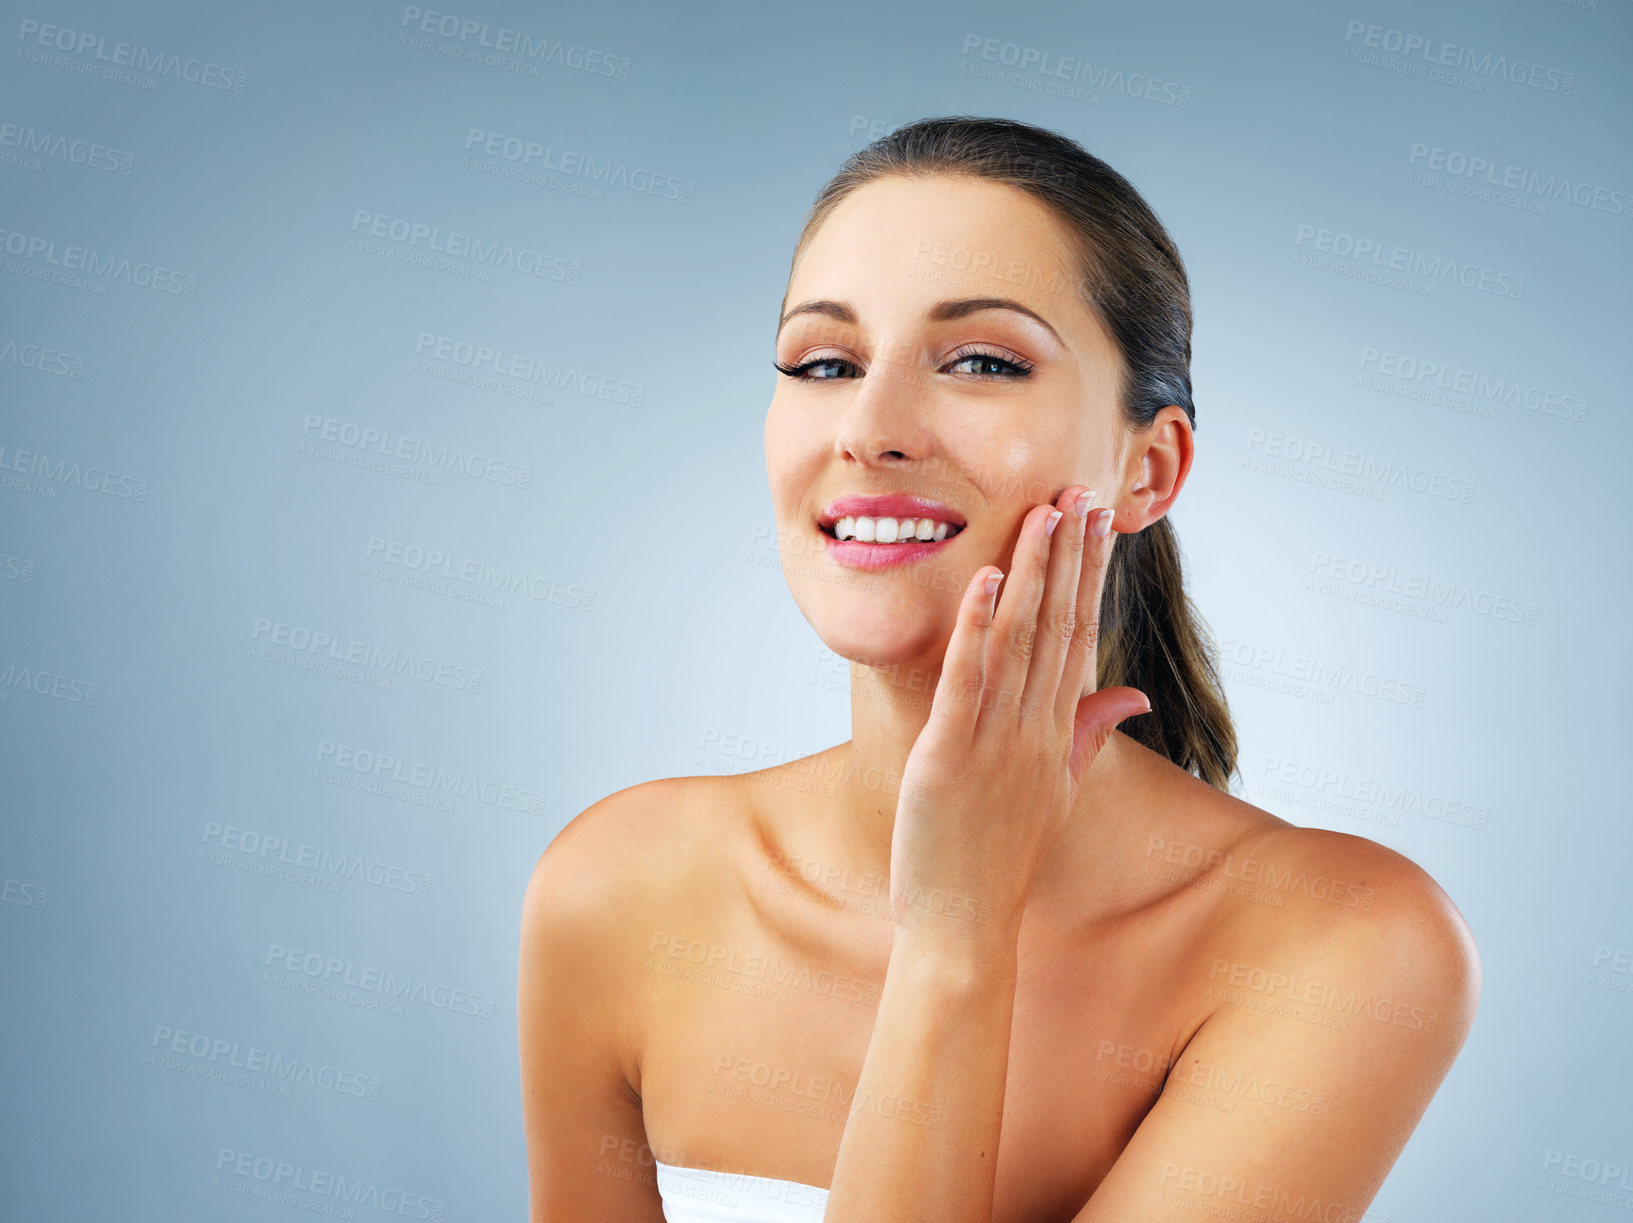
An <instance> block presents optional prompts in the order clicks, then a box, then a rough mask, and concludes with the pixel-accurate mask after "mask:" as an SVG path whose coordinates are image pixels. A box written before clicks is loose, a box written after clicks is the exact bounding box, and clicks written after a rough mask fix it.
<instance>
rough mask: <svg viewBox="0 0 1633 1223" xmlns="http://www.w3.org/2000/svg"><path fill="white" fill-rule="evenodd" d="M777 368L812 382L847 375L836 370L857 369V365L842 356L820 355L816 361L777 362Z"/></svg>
mask: <svg viewBox="0 0 1633 1223" xmlns="http://www.w3.org/2000/svg"><path fill="white" fill-rule="evenodd" d="M777 369H778V370H779V371H781V372H782V373H784V374H787V375H788V377H790V378H805V379H809V380H810V381H812V382H827V381H831V380H832V379H835V378H843V377H846V376H847V375H845V374H843V373H839V372H836V371H838V370H840V369H847V370H853V371H854V370H855V369H856V366H855V364H854V363H852V362H850V361H846V360H845V359H844V358H842V357H818V358H817V359H816V360H815V361H806V362H805V363H804V364H802V365H784V364H783V363H782V362H780V361H779V362H777Z"/></svg>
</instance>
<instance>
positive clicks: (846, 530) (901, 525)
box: [833, 514, 952, 544]
mask: <svg viewBox="0 0 1633 1223" xmlns="http://www.w3.org/2000/svg"><path fill="white" fill-rule="evenodd" d="M951 529H952V527H951V525H950V524H948V523H945V522H938V521H937V520H936V519H934V518H863V517H861V516H860V515H854V514H847V515H846V516H845V517H843V518H841V519H840V520H839V521H838V522H836V523H834V525H833V532H834V536H835V538H838V539H855V540H859V541H861V542H862V543H869V544H871V543H880V544H895V543H905V542H907V541H908V540H920V539H946V538H947V535H948V532H949V531H951Z"/></svg>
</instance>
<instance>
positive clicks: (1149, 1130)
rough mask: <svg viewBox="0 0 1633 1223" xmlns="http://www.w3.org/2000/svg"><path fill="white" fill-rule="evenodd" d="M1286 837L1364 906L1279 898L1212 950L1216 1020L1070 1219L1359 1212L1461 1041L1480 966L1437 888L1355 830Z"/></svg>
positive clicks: (1140, 1222) (1112, 1222)
mask: <svg viewBox="0 0 1633 1223" xmlns="http://www.w3.org/2000/svg"><path fill="white" fill-rule="evenodd" d="M1284 835H1287V836H1290V837H1294V838H1301V839H1302V840H1303V842H1304V845H1305V849H1304V850H1303V853H1302V857H1303V861H1301V862H1298V863H1296V864H1294V865H1295V867H1296V868H1298V869H1307V870H1308V871H1309V873H1310V877H1312V878H1315V877H1318V876H1321V875H1326V876H1327V877H1328V878H1346V879H1353V878H1363V879H1365V881H1366V884H1367V887H1368V888H1370V889H1371V890H1372V891H1373V893H1374V894H1375V895H1376V897H1377V900H1376V903H1375V905H1374V906H1373V908H1372V910H1371V911H1358V910H1355V909H1349V908H1344V907H1341V906H1335V905H1331V904H1324V903H1323V902H1322V901H1319V900H1311V901H1310V902H1309V905H1308V906H1307V907H1306V908H1305V909H1303V910H1296V909H1293V908H1291V907H1289V908H1288V909H1286V910H1278V911H1277V913H1276V922H1275V923H1274V926H1273V933H1274V937H1273V938H1272V939H1270V940H1266V941H1264V942H1262V943H1260V944H1259V945H1258V946H1243V947H1242V948H1240V949H1239V950H1234V951H1230V950H1227V951H1224V952H1222V953H1220V954H1216V955H1214V956H1211V957H1209V960H1208V963H1207V966H1206V968H1205V970H1204V971H1205V975H1206V977H1207V983H1206V986H1205V989H1206V991H1207V994H1208V996H1209V999H1210V1002H1211V1004H1212V1005H1213V1006H1214V1010H1213V1012H1212V1014H1210V1015H1209V1016H1208V1018H1207V1019H1206V1020H1204V1021H1203V1023H1202V1024H1201V1026H1200V1027H1199V1028H1198V1029H1197V1031H1196V1034H1195V1035H1194V1036H1193V1037H1192V1038H1191V1040H1190V1041H1189V1043H1188V1044H1187V1045H1186V1046H1185V1049H1184V1051H1183V1053H1182V1054H1181V1055H1180V1056H1179V1058H1178V1059H1177V1060H1176V1062H1175V1063H1174V1065H1173V1067H1172V1068H1171V1069H1170V1070H1169V1073H1168V1077H1167V1080H1166V1082H1165V1084H1164V1087H1163V1093H1162V1095H1161V1097H1160V1098H1159V1099H1158V1100H1157V1103H1156V1104H1155V1105H1154V1106H1153V1107H1152V1109H1151V1111H1150V1112H1149V1113H1148V1114H1146V1117H1145V1119H1144V1120H1143V1121H1142V1122H1141V1123H1140V1127H1139V1129H1138V1130H1136V1131H1135V1133H1134V1136H1133V1138H1131V1139H1130V1140H1129V1143H1128V1146H1127V1147H1126V1148H1124V1150H1123V1153H1122V1155H1121V1156H1119V1157H1118V1159H1117V1162H1116V1163H1115V1164H1114V1165H1112V1168H1111V1171H1110V1172H1109V1173H1107V1175H1106V1177H1105V1179H1104V1180H1102V1181H1101V1183H1100V1186H1099V1188H1098V1189H1096V1190H1095V1193H1094V1195H1093V1197H1091V1198H1090V1199H1089V1202H1088V1204H1087V1205H1085V1206H1084V1207H1083V1209H1082V1210H1081V1211H1080V1212H1079V1213H1078V1214H1077V1216H1076V1217H1075V1218H1074V1220H1073V1223H1196V1220H1198V1219H1199V1218H1232V1219H1243V1220H1262V1221H1264V1223H1281V1221H1282V1220H1288V1221H1291V1220H1307V1219H1315V1220H1320V1221H1321V1223H1360V1220H1361V1219H1362V1218H1363V1216H1364V1215H1365V1213H1366V1208H1367V1206H1368V1205H1369V1204H1370V1203H1371V1201H1372V1199H1373V1197H1374V1196H1375V1195H1376V1194H1377V1192H1378V1188H1379V1186H1381V1185H1382V1184H1383V1181H1384V1178H1385V1177H1386V1176H1387V1175H1388V1173H1389V1169H1390V1168H1391V1167H1392V1166H1393V1165H1394V1163H1395V1160H1396V1158H1397V1157H1398V1156H1399V1155H1400V1152H1401V1149H1402V1148H1403V1147H1404V1146H1405V1145H1406V1141H1407V1139H1408V1138H1410V1137H1411V1135H1412V1131H1413V1130H1414V1129H1415V1128H1416V1126H1417V1123H1418V1120H1419V1118H1421V1117H1422V1116H1423V1113H1424V1110H1425V1109H1426V1108H1428V1106H1429V1101H1430V1100H1431V1099H1433V1097H1434V1094H1435V1091H1436V1090H1437V1089H1438V1088H1439V1086H1440V1083H1441V1081H1442V1080H1443V1079H1444V1078H1445V1077H1446V1073H1447V1071H1448V1070H1450V1068H1451V1065H1452V1062H1453V1060H1454V1059H1455V1058H1456V1057H1457V1053H1458V1050H1459V1049H1460V1048H1462V1045H1463V1040H1464V1038H1465V1037H1466V1036H1467V1034H1468V1031H1469V1027H1470V1025H1471V1024H1472V1023H1473V1021H1474V1012H1475V1008H1476V1006H1477V1004H1478V1001H1479V994H1480V962H1479V956H1478V952H1477V950H1476V948H1475V945H1474V940H1473V938H1472V937H1471V936H1470V934H1469V931H1468V927H1467V925H1466V924H1465V923H1464V921H1463V918H1462V915H1461V914H1459V913H1458V912H1457V909H1456V908H1455V906H1453V905H1452V903H1451V901H1450V900H1448V899H1447V898H1446V896H1445V893H1443V892H1442V891H1441V890H1440V888H1439V887H1438V886H1437V885H1436V884H1435V883H1434V881H1433V880H1432V879H1430V878H1429V876H1428V875H1427V874H1425V873H1424V872H1423V871H1422V870H1421V869H1419V868H1418V867H1416V866H1415V865H1413V864H1412V863H1411V862H1409V861H1408V860H1407V859H1405V858H1402V857H1401V856H1400V855H1398V854H1395V853H1393V852H1392V851H1390V850H1388V849H1385V848H1384V847H1382V846H1378V845H1375V844H1373V843H1371V842H1368V841H1364V840H1362V839H1361V838H1355V837H1340V836H1338V835H1336V834H1331V833H1322V832H1315V831H1313V830H1309V829H1294V830H1290V831H1289V832H1288V833H1286V834H1284ZM1284 861H1285V859H1284Z"/></svg>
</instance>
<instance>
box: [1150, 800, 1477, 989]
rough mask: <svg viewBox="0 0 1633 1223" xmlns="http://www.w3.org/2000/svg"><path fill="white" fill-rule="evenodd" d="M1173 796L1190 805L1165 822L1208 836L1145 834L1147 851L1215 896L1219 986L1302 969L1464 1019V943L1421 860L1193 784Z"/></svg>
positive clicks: (1463, 928) (1471, 976) (1455, 914)
mask: <svg viewBox="0 0 1633 1223" xmlns="http://www.w3.org/2000/svg"><path fill="white" fill-rule="evenodd" d="M1192 781H1195V779H1194V778H1193V779H1192ZM1181 793H1183V795H1184V799H1183V801H1182V804H1181V805H1182V807H1183V808H1188V810H1186V811H1184V812H1183V817H1182V818H1181V819H1180V820H1178V821H1176V825H1175V826H1177V827H1185V828H1189V829H1198V828H1200V829H1206V830H1209V831H1205V832H1202V833H1201V834H1200V835H1186V834H1180V835H1173V836H1167V837H1164V836H1159V835H1152V836H1151V837H1149V838H1148V846H1147V850H1148V853H1149V854H1150V855H1151V856H1152V857H1153V858H1155V859H1157V860H1158V861H1160V862H1162V863H1164V864H1165V865H1166V866H1167V867H1168V868H1169V869H1170V870H1171V871H1174V872H1179V874H1177V875H1176V876H1175V877H1176V879H1181V878H1182V879H1183V881H1184V882H1186V883H1187V884H1189V886H1191V887H1201V888H1204V889H1206V890H1208V891H1210V892H1212V893H1213V894H1214V896H1215V898H1217V900H1218V901H1219V903H1220V909H1219V910H1218V912H1219V915H1220V916H1221V917H1223V918H1224V919H1225V920H1222V921H1220V922H1219V923H1218V927H1217V929H1218V937H1217V938H1216V939H1214V940H1211V943H1212V946H1211V948H1210V954H1211V956H1212V964H1211V965H1210V972H1211V973H1214V974H1216V975H1217V976H1218V978H1219V983H1221V984H1223V983H1226V982H1235V981H1237V979H1238V978H1241V979H1248V980H1254V981H1257V980H1258V979H1259V978H1260V977H1261V976H1264V975H1265V974H1269V977H1270V979H1275V977H1276V974H1277V973H1278V972H1282V973H1285V972H1286V971H1288V970H1290V969H1291V968H1292V967H1293V966H1300V967H1302V968H1303V970H1304V971H1306V972H1312V971H1313V972H1315V973H1317V974H1320V973H1326V974H1328V975H1329V977H1330V978H1331V980H1332V981H1333V982H1334V984H1342V983H1344V982H1348V983H1350V984H1352V985H1354V986H1356V987H1358V988H1364V989H1371V990H1379V991H1383V992H1386V993H1387V992H1388V991H1390V990H1394V991H1396V992H1397V994H1398V996H1401V997H1407V996H1409V997H1411V998H1413V999H1414V1000H1419V1001H1422V1002H1424V1003H1425V1004H1426V1005H1430V1006H1433V1007H1436V1008H1438V1009H1439V1010H1440V1013H1442V1014H1447V1015H1460V1016H1463V1017H1464V1018H1465V1020H1471V1019H1472V1015H1473V1010H1474V1007H1475V1006H1476V1005H1477V1002H1478V998H1479V991H1480V960H1479V952H1478V949H1477V947H1476V945H1475V941H1474V936H1473V934H1472V933H1471V931H1470V929H1469V926H1468V923H1467V922H1466V921H1465V919H1464V917H1463V915H1462V913H1461V912H1460V911H1459V910H1458V908H1457V906H1456V905H1455V904H1454V903H1453V902H1452V900H1451V898H1450V897H1449V896H1448V895H1447V894H1446V892H1445V890H1444V889H1443V888H1442V887H1441V886H1440V884H1439V883H1438V882H1437V881H1436V880H1435V879H1434V878H1433V877H1432V876H1431V875H1430V873H1429V872H1428V871H1427V870H1425V869H1424V868H1423V867H1422V866H1421V865H1419V864H1418V863H1417V862H1415V861H1413V860H1412V859H1411V858H1410V857H1409V856H1407V855H1406V854H1405V853H1403V852H1401V851H1399V850H1397V849H1393V848H1391V847H1389V846H1387V845H1383V844H1380V843H1379V842H1377V841H1374V840H1372V839H1371V838H1369V837H1364V836H1359V835H1356V834H1353V833H1347V832H1339V831H1336V830H1333V829H1326V828H1309V827H1303V826H1300V825H1297V824H1292V823H1289V822H1288V821H1286V820H1283V819H1281V818H1279V817H1278V816H1276V815H1274V814H1272V813H1271V812H1268V811H1265V810H1264V809H1262V808H1260V807H1257V806H1254V805H1253V804H1252V803H1249V802H1247V801H1246V800H1244V799H1242V798H1239V797H1237V796H1235V795H1232V794H1227V793H1225V792H1223V791H1220V790H1217V789H1215V788H1214V787H1212V786H1208V785H1205V784H1203V783H1200V782H1196V784H1195V785H1193V786H1185V787H1182V789H1181Z"/></svg>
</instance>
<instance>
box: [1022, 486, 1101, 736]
mask: <svg viewBox="0 0 1633 1223" xmlns="http://www.w3.org/2000/svg"><path fill="white" fill-rule="evenodd" d="M1079 494H1082V495H1081V496H1079ZM1093 498H1094V494H1093V493H1092V492H1090V491H1089V490H1088V489H1087V488H1086V487H1085V486H1084V485H1082V484H1073V485H1072V486H1071V487H1069V488H1068V489H1067V490H1066V491H1065V492H1063V493H1061V495H1060V499H1059V500H1058V501H1056V502H1055V508H1056V509H1058V510H1060V511H1061V513H1062V515H1063V517H1062V518H1061V519H1060V521H1059V523H1058V524H1056V526H1055V533H1054V534H1053V535H1051V536H1050V537H1049V577H1048V580H1047V582H1046V583H1045V584H1044V588H1043V602H1042V603H1041V604H1040V605H1039V607H1038V616H1037V623H1036V641H1035V644H1034V645H1033V647H1032V661H1031V665H1030V667H1029V668H1028V670H1027V675H1026V688H1025V689H1024V690H1023V691H1022V693H1021V705H1022V707H1023V708H1024V709H1028V710H1039V711H1047V710H1051V709H1053V708H1055V696H1056V694H1057V693H1059V691H1060V678H1061V671H1062V668H1063V666H1064V663H1065V659H1066V650H1067V647H1068V646H1069V645H1070V644H1071V640H1072V633H1073V631H1074V630H1075V628H1076V623H1077V615H1078V612H1077V589H1078V580H1079V578H1080V577H1081V575H1082V569H1083V542H1084V536H1085V534H1086V533H1087V524H1088V518H1087V512H1088V508H1089V505H1090V503H1091V502H1092V501H1093ZM1080 501H1081V502H1082V503H1083V504H1082V507H1081V508H1082V509H1083V511H1084V512H1083V513H1082V514H1080V513H1078V508H1079V507H1078V502H1080ZM1078 695H1079V696H1081V695H1082V690H1081V689H1079V690H1078Z"/></svg>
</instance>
